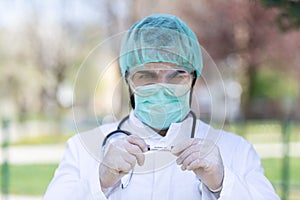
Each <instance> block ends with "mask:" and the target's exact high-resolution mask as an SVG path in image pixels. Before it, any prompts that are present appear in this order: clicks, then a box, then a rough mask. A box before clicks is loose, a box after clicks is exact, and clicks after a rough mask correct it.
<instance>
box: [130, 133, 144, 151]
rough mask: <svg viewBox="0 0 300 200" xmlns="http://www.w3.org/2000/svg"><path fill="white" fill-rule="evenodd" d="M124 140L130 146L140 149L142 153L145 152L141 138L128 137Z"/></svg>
mask: <svg viewBox="0 0 300 200" xmlns="http://www.w3.org/2000/svg"><path fill="white" fill-rule="evenodd" d="M126 140H127V141H128V142H129V143H130V144H134V145H137V146H138V147H139V148H140V149H141V151H142V152H146V151H147V150H148V149H147V144H146V142H145V141H144V140H143V139H142V138H140V137H138V136H136V135H130V136H128V137H127V138H126Z"/></svg>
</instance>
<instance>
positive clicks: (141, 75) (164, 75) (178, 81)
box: [127, 66, 194, 97]
mask: <svg viewBox="0 0 300 200" xmlns="http://www.w3.org/2000/svg"><path fill="white" fill-rule="evenodd" d="M193 78H194V75H193V73H192V72H191V71H188V70H187V69H184V68H180V67H174V66H170V67H167V66H164V67H149V66H147V67H138V68H135V69H134V70H131V71H129V73H128V76H127V81H128V83H129V86H130V88H131V89H132V90H133V92H134V93H135V94H136V95H139V96H144V97H146V96H151V95H153V94H155V93H156V92H158V90H160V89H161V88H162V89H164V91H165V92H166V93H167V94H168V95H171V96H176V97H179V96H183V95H184V94H186V93H187V92H188V91H189V90H190V89H191V85H192V81H193ZM154 84H156V86H157V87H153V85H154Z"/></svg>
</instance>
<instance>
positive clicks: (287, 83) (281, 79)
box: [250, 67, 298, 101]
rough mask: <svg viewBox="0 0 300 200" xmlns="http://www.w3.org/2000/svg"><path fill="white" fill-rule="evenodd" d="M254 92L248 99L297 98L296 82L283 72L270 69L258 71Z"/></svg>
mask: <svg viewBox="0 0 300 200" xmlns="http://www.w3.org/2000/svg"><path fill="white" fill-rule="evenodd" d="M253 87H254V88H255V90H254V91H253V93H252V96H251V97H250V98H252V99H256V98H264V99H269V100H273V101H276V100H281V101H282V100H284V99H285V98H289V99H295V98H296V97H297V92H298V90H297V82H296V80H294V79H293V77H292V76H291V75H290V74H288V73H287V72H284V71H283V70H278V69H274V68H271V67H261V68H259V69H258V72H257V74H256V77H255V79H254V86H253Z"/></svg>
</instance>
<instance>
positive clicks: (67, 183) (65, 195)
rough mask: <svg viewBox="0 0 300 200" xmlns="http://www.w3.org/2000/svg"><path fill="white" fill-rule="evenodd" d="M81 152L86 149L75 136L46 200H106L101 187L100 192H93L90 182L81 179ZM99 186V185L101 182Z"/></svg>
mask: <svg viewBox="0 0 300 200" xmlns="http://www.w3.org/2000/svg"><path fill="white" fill-rule="evenodd" d="M76 139H77V140H76ZM80 151H84V152H85V149H84V148H82V146H81V144H80V142H79V140H78V138H76V136H75V137H73V138H71V139H69V140H68V142H67V148H66V151H65V154H64V157H63V159H62V161H61V162H60V164H59V166H58V168H57V169H56V171H55V175H54V178H53V179H52V181H51V183H50V185H49V186H48V188H47V191H46V193H45V196H44V198H43V199H44V200H53V199H57V200H60V199H61V200H66V199H73V200H81V199H101V200H104V199H106V197H105V196H104V194H103V193H102V191H101V189H100V187H99V190H98V191H94V192H92V191H91V186H90V183H89V181H88V180H87V179H83V178H81V177H80V165H79V152H80ZM96 181H97V180H96ZM96 181H95V182H96ZM95 184H96V183H95ZM97 184H98V185H99V181H98V183H97Z"/></svg>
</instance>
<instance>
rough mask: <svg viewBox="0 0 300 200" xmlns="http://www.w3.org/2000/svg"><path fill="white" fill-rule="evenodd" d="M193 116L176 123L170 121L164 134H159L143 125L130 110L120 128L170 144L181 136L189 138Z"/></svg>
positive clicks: (145, 137)
mask: <svg viewBox="0 0 300 200" xmlns="http://www.w3.org/2000/svg"><path fill="white" fill-rule="evenodd" d="M192 123H193V118H192V117H191V116H188V117H187V118H186V119H185V120H184V121H182V122H178V123H172V124H171V125H170V127H169V129H168V131H167V133H166V135H165V136H161V135H159V134H158V133H157V132H155V131H154V130H153V129H151V128H150V127H149V126H147V125H145V124H144V123H143V122H142V121H141V120H139V119H138V118H137V117H136V116H135V114H134V111H133V110H132V111H131V112H130V115H129V120H127V122H125V123H124V125H123V126H124V127H122V129H125V130H128V131H130V132H132V133H133V134H135V135H138V136H139V137H141V138H143V139H146V140H152V141H153V140H154V141H157V142H159V143H164V144H166V145H167V144H168V145H170V144H169V143H170V142H171V143H172V144H173V143H174V141H176V140H181V139H182V138H190V135H191V128H192Z"/></svg>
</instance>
